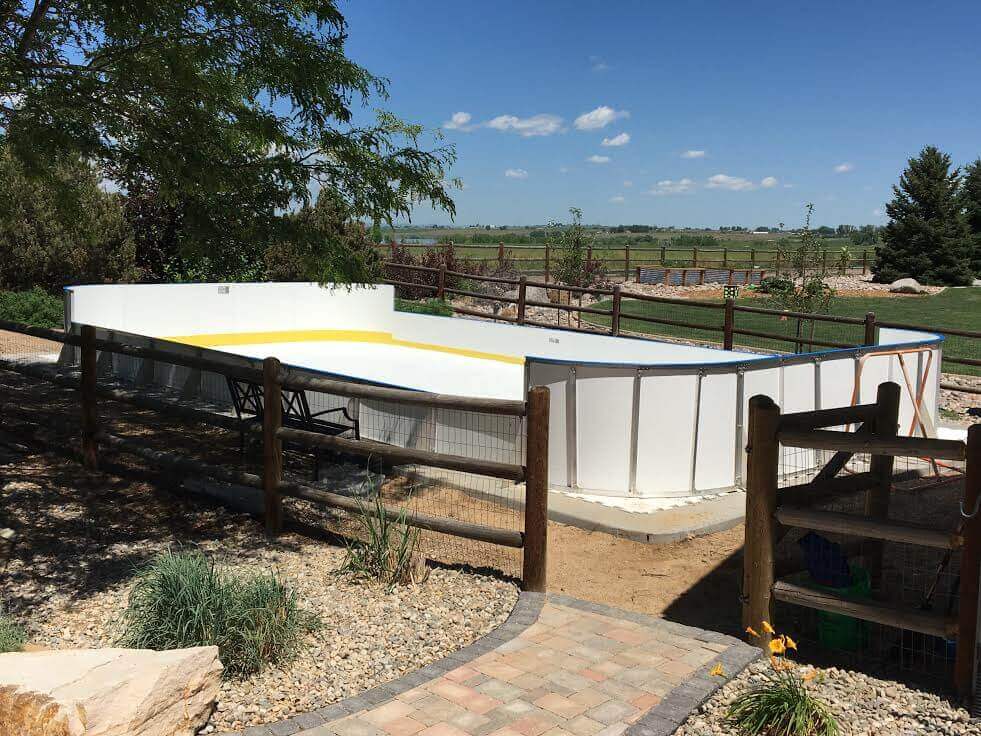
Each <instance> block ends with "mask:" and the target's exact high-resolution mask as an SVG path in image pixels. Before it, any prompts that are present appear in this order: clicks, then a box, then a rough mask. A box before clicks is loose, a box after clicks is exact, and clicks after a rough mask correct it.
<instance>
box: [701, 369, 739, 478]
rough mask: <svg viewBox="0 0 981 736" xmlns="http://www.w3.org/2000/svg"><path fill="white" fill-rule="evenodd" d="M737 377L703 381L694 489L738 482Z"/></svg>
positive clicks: (727, 376)
mask: <svg viewBox="0 0 981 736" xmlns="http://www.w3.org/2000/svg"><path fill="white" fill-rule="evenodd" d="M736 399H737V396H736V376H735V374H733V373H726V374H721V375H717V376H705V377H704V378H703V379H702V389H701V401H700V402H699V403H700V407H701V408H700V409H699V418H698V452H697V454H696V460H695V490H696V491H709V490H712V489H715V488H727V487H729V486H731V485H733V483H735V456H736Z"/></svg>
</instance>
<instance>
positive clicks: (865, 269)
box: [862, 248, 869, 276]
mask: <svg viewBox="0 0 981 736" xmlns="http://www.w3.org/2000/svg"><path fill="white" fill-rule="evenodd" d="M868 272H869V251H868V249H867V248H862V275H863V276H864V275H865V274H867V273H868Z"/></svg>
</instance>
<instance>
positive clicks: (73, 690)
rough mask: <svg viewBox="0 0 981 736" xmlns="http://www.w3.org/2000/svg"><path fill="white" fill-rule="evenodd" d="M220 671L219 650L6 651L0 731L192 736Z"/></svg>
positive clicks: (0, 674)
mask: <svg viewBox="0 0 981 736" xmlns="http://www.w3.org/2000/svg"><path fill="white" fill-rule="evenodd" d="M221 671H222V665H221V662H220V661H219V660H218V647H194V648H191V649H174V650H171V651H166V652H154V651H150V650H148V649H62V650H51V651H44V652H17V653H12V654H0V734H18V736H193V734H194V733H196V732H197V731H198V729H200V728H201V727H202V726H204V725H205V723H207V721H208V718H209V717H210V715H211V711H212V709H213V708H214V704H215V700H216V698H217V697H218V687H219V684H220V682H221Z"/></svg>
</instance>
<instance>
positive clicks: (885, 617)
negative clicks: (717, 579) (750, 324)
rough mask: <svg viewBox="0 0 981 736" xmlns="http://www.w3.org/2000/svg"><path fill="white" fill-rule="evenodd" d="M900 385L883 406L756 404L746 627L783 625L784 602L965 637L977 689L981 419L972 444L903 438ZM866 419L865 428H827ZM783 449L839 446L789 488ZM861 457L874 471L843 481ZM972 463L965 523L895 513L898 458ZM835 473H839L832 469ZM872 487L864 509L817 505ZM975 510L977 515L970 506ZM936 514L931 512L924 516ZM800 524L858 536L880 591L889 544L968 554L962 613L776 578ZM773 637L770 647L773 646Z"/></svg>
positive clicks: (965, 664) (882, 398) (886, 389)
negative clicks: (790, 409) (783, 407)
mask: <svg viewBox="0 0 981 736" xmlns="http://www.w3.org/2000/svg"><path fill="white" fill-rule="evenodd" d="M899 398H900V388H899V386H898V385H897V384H895V383H884V384H881V385H880V386H879V389H878V393H877V396H876V403H875V404H874V405H860V406H853V407H844V408H841V409H824V410H821V411H814V412H798V413H794V414H787V415H784V416H781V414H780V409H779V407H777V405H776V404H774V403H773V400H772V399H770V398H769V397H767V396H754V397H752V398H751V399H750V401H749V427H748V443H747V447H746V452H747V480H746V541H745V556H744V562H743V596H744V598H743V623H744V625H745V626H752V627H758V626H759V624H760V622H761V621H768V622H770V623H771V624H773V625H774V626H776V627H777V628H779V623H778V622H775V621H774V618H775V616H774V602H775V601H782V602H784V603H791V604H794V605H797V606H804V607H807V608H812V609H815V610H818V611H825V612H830V613H836V614H841V615H845V616H851V617H853V618H857V619H861V620H864V621H871V622H875V623H879V624H884V625H887V626H894V627H898V628H901V629H905V630H909V631H916V632H920V633H923V634H928V635H931V636H941V637H947V638H951V637H956V639H957V654H956V657H955V662H954V680H955V683H954V684H955V685H956V687H957V689H958V691H959V692H961V693H962V694H966V693H967V692H969V691H970V687H971V680H972V668H973V666H974V658H975V647H976V641H977V636H978V632H977V619H978V577H979V573H981V514H978V513H974V514H973V516H968V515H969V514H970V512H971V510H972V509H976V505H977V503H978V498H979V496H981V488H979V486H981V425H977V424H976V425H974V426H973V427H971V428H970V429H969V431H968V441H967V443H966V444H965V443H964V442H956V441H951V440H934V439H926V438H918V437H899V436H897V435H896V430H897V427H898V414H899ZM857 422H861V423H862V424H861V425H860V427H861V429H860V430H859V431H856V432H837V431H829V430H825V429H820V428H821V427H828V426H839V425H842V424H852V423H857ZM781 445H783V446H787V447H803V448H813V449H821V450H837V451H838V452H837V454H836V455H835V456H834V457H833V458H832V460H831V461H830V462H829V463H828V465H827V467H826V468H825V470H822V471H820V472H819V473H818V476H817V478H816V479H815V480H814V481H812V482H810V483H805V484H802V485H799V486H793V487H790V488H784V489H779V488H778V486H779V483H778V480H779V479H778V473H779V463H780V457H781V449H780V448H781ZM855 453H870V454H871V461H870V465H869V471H867V472H864V473H857V474H855V475H851V476H843V477H835V474H836V473H837V472H838V471H840V470H842V469H843V468H844V465H845V463H847V461H848V459H849V458H851V457H852V455H853V454H855ZM895 456H914V457H919V458H923V459H934V458H936V459H947V460H966V463H967V472H966V476H965V492H964V500H963V505H962V513H964V514H965V516H967V518H966V519H965V520H964V522H963V523H962V524H960V525H959V526H958V528H956V529H937V528H935V527H931V526H929V525H926V524H920V523H909V522H905V521H899V520H895V519H890V518H889V505H890V503H889V502H890V495H891V490H892V480H893V464H892V463H893V458H894V457H895ZM829 471H830V472H829ZM862 491H864V492H865V507H864V513H863V514H847V513H841V512H836V511H825V510H820V509H815V508H813V507H812V505H813V504H815V503H819V502H821V501H824V500H826V499H828V498H829V497H836V496H840V495H842V494H845V493H855V492H862ZM964 509H966V510H967V511H963V510H964ZM924 516H925V517H927V518H929V513H925V514H924ZM790 527H796V528H800V529H808V530H812V531H821V532H832V533H835V534H842V535H846V536H852V537H858V538H860V539H862V540H864V541H863V544H862V555H863V558H864V562H865V566H866V567H867V568H868V570H869V575H870V578H871V579H872V584H873V589H876V588H878V587H879V581H880V579H881V570H882V555H883V544H884V542H897V543H902V544H911V545H919V546H925V547H930V548H934V549H942V550H947V551H950V552H959V553H960V555H961V560H960V562H961V564H960V588H959V595H958V601H959V603H958V610H957V614H956V615H955V616H946V615H937V614H934V613H929V612H925V611H921V610H914V609H909V608H905V607H901V606H897V605H893V604H888V603H884V602H879V601H856V600H853V599H848V598H845V597H843V596H840V595H837V594H836V593H834V592H832V591H829V590H827V589H824V588H815V587H807V586H804V585H801V584H799V583H797V582H794V581H790V580H778V579H777V578H776V565H775V562H776V552H777V543H778V542H779V540H780V538H781V537H782V536H783V535H784V534H785V533H786V530H787V529H788V528H790ZM768 643H769V636H768V635H766V634H764V637H763V640H762V644H763V646H764V647H765V646H767V645H768Z"/></svg>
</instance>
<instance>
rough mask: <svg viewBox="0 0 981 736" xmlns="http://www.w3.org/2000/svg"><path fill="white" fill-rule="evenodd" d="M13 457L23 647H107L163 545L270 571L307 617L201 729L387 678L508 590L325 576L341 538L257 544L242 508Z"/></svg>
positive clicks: (298, 708) (283, 714)
mask: <svg viewBox="0 0 981 736" xmlns="http://www.w3.org/2000/svg"><path fill="white" fill-rule="evenodd" d="M7 459H8V460H9V459H10V457H9V456H8V458H7ZM15 460H16V461H15V462H8V463H7V464H5V465H4V464H0V499H2V505H3V509H4V513H3V514H2V515H0V521H2V523H0V526H10V527H12V528H14V529H16V530H17V532H18V544H17V546H16V547H15V548H14V551H13V554H12V555H11V557H10V558H9V559H8V560H6V561H5V560H3V559H0V569H2V571H3V577H2V584H0V601H2V604H3V607H4V609H5V610H6V611H7V612H8V613H10V614H11V615H12V616H14V617H15V618H16V619H18V620H19V621H21V622H22V623H24V624H25V625H26V626H27V628H28V630H29V633H30V644H31V645H33V646H36V647H39V648H50V649H62V648H77V647H103V646H108V645H111V644H112V643H113V642H114V640H115V639H116V637H118V635H119V631H120V629H119V620H120V614H121V612H122V611H123V610H124V608H125V604H126V597H127V594H128V590H129V588H130V586H131V584H132V577H133V573H134V570H135V568H136V566H137V565H139V564H141V563H144V562H145V561H147V560H148V559H150V558H151V557H152V556H153V555H154V554H155V553H157V552H159V551H162V550H165V549H168V548H172V547H173V546H175V545H183V546H194V547H197V548H199V549H201V550H203V551H204V552H206V553H207V554H209V555H212V556H214V558H215V559H216V560H218V561H219V562H220V563H222V564H225V565H228V566H229V567H232V568H235V569H246V568H248V569H259V570H276V571H277V573H278V574H279V575H280V576H281V577H282V578H284V579H285V580H286V581H287V582H288V583H289V584H290V585H292V586H294V587H295V588H296V590H297V591H298V593H299V598H300V600H301V603H302V605H303V606H304V607H305V608H307V609H308V610H312V611H315V612H316V613H318V614H319V615H320V617H321V619H322V622H323V627H322V628H320V629H318V630H317V631H314V632H311V633H310V634H308V635H306V637H305V641H304V645H303V648H302V649H301V650H300V652H299V653H298V655H297V656H296V657H295V658H294V659H293V660H291V661H290V662H288V663H284V664H283V665H281V666H276V667H270V668H267V669H266V670H264V671H263V672H261V673H259V674H258V675H255V676H253V677H251V678H248V679H244V680H230V681H226V682H225V683H223V685H222V692H221V694H220V697H219V703H218V708H217V711H216V712H215V714H214V715H213V717H212V720H211V722H210V723H209V726H208V727H207V730H206V732H211V731H215V730H217V731H226V730H237V729H240V728H243V727H246V726H253V725H259V724H262V723H268V722H271V721H276V720H280V719H282V718H287V717H289V716H291V715H295V714H297V713H301V712H306V711H309V710H314V709H317V708H321V707H324V706H326V705H329V704H330V703H333V702H335V701H337V700H340V699H342V698H345V697H348V696H350V695H354V694H357V693H359V692H361V691H363V690H366V689H368V688H370V687H374V686H375V685H378V684H381V683H384V682H387V681H389V680H391V679H394V678H396V677H399V676H400V675H402V674H405V673H406V672H409V671H412V670H414V669H417V668H418V667H421V666H423V665H425V664H428V663H429V662H432V661H434V660H436V659H439V658H441V657H443V656H445V655H447V654H449V653H450V652H453V651H455V650H457V649H459V648H461V647H463V646H466V645H467V644H469V643H470V642H472V641H473V640H475V639H477V638H478V637H480V636H482V635H483V634H485V633H487V632H488V631H490V630H491V629H493V628H494V627H495V626H497V625H498V624H500V623H502V622H503V621H504V620H505V619H506V618H507V615H508V613H509V612H510V611H511V608H512V607H513V606H514V603H515V601H516V600H517V588H516V587H515V585H514V584H513V583H511V582H505V581H504V580H503V579H500V578H496V577H491V576H485V575H477V574H472V573H470V572H464V571H461V570H459V569H454V568H442V567H437V568H435V569H433V570H432V572H431V574H430V575H429V577H428V579H427V580H426V582H424V583H421V584H417V585H412V586H405V587H399V588H396V589H395V590H394V591H392V592H390V593H389V592H387V591H386V590H385V589H384V588H383V587H378V586H368V585H361V584H356V583H354V582H353V581H351V580H350V579H349V578H347V577H346V576H343V575H339V574H338V571H339V568H340V567H341V565H342V563H343V560H344V550H343V549H342V548H340V547H337V546H332V545H329V544H326V543H325V542H322V541H315V540H311V539H309V538H306V537H302V536H299V535H295V534H284V535H283V536H281V537H280V538H279V539H277V540H275V541H269V540H267V539H266V537H265V535H264V534H263V532H262V529H261V527H260V526H259V525H258V524H257V523H256V522H255V521H253V520H252V519H251V518H249V517H246V516H242V515H238V514H235V513H232V512H229V511H227V510H225V509H222V508H218V507H214V506H212V505H210V504H207V503H204V502H197V501H194V500H189V499H187V498H182V499H180V500H178V499H176V498H174V497H172V496H170V494H168V493H167V492H165V491H162V490H160V489H159V488H155V487H149V486H146V485H144V484H142V483H139V482H131V481H125V480H122V479H119V478H114V477H113V476H106V475H100V474H87V473H85V472H83V471H81V469H80V468H79V466H77V465H75V464H74V463H70V462H69V461H64V460H61V459H57V458H52V457H50V456H43V455H29V456H26V457H21V458H15ZM2 462H3V461H2V460H0V463H2Z"/></svg>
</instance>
